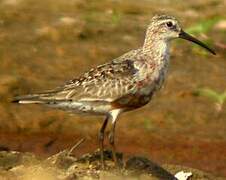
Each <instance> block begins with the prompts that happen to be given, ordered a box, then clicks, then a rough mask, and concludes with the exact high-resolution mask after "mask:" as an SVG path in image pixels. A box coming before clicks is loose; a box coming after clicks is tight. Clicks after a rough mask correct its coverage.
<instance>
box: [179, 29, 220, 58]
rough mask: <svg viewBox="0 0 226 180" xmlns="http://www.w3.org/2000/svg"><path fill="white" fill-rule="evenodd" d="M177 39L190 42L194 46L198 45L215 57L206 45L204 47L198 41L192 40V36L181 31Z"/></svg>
mask: <svg viewBox="0 0 226 180" xmlns="http://www.w3.org/2000/svg"><path fill="white" fill-rule="evenodd" d="M179 38H182V39H186V40H188V41H191V42H193V43H195V44H198V45H200V46H201V47H203V48H205V49H206V50H207V51H209V52H211V53H212V54H214V55H216V53H215V52H214V50H212V49H210V48H209V47H208V46H207V45H205V44H204V43H203V42H201V41H199V40H198V39H196V38H194V37H193V36H191V35H189V34H188V33H186V32H184V31H183V30H181V32H180V33H179Z"/></svg>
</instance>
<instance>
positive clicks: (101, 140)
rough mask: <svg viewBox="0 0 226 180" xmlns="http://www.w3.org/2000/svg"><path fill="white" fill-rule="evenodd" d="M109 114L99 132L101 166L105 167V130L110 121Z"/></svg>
mask: <svg viewBox="0 0 226 180" xmlns="http://www.w3.org/2000/svg"><path fill="white" fill-rule="evenodd" d="M108 119H109V116H107V117H106V118H105V120H104V123H103V124H102V126H101V128H100V132H99V137H98V138H99V146H100V153H101V154H100V156H101V166H102V168H103V169H104V168H105V163H104V131H105V129H106V126H107V123H108Z"/></svg>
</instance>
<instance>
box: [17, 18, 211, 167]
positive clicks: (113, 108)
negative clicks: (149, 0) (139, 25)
mask: <svg viewBox="0 0 226 180" xmlns="http://www.w3.org/2000/svg"><path fill="white" fill-rule="evenodd" d="M176 38H182V39H186V40H188V41H192V42H194V43H196V44H198V45H200V46H202V47H203V48H205V49H206V50H208V51H209V52H211V53H212V54H214V55H215V52H214V51H213V50H212V49H210V48H209V47H208V46H207V45H205V44H204V43H202V42H201V41H199V40H197V39H196V38H194V37H192V36H191V35H189V34H187V33H186V32H184V31H183V30H182V28H181V25H180V23H179V22H178V20H177V19H176V18H175V17H173V16H169V15H156V16H154V17H153V18H152V19H151V21H150V24H149V26H148V28H147V31H146V36H145V40H144V44H143V46H141V47H140V48H138V49H136V50H131V51H129V52H127V53H125V54H123V55H122V56H120V57H118V58H116V59H114V60H112V61H110V62H108V63H106V64H103V65H99V66H97V67H96V68H93V69H91V70H89V71H87V72H85V73H84V74H82V75H81V76H79V77H76V78H75V79H72V80H70V81H68V82H66V83H65V84H64V85H62V86H59V87H57V88H55V89H53V90H50V91H46V92H42V93H37V94H31V95H25V96H18V97H16V98H15V99H14V102H18V103H21V104H29V103H35V104H44V105H48V106H50V107H54V108H59V109H62V110H66V111H72V112H74V113H87V114H93V115H103V116H105V119H104V122H103V125H102V127H101V128H100V132H99V146H100V152H101V164H102V166H103V167H104V164H105V163H104V154H103V149H104V132H105V128H106V126H107V123H108V121H111V123H112V128H111V130H110V133H109V143H110V145H111V148H112V154H113V159H114V161H115V163H116V165H117V157H116V152H115V138H114V137H115V127H116V122H117V119H118V116H119V115H120V114H121V113H123V112H126V111H131V110H134V109H137V108H140V107H142V106H144V105H146V104H147V103H148V102H149V101H150V100H151V98H152V96H153V94H154V93H155V92H156V91H157V90H159V89H160V88H161V86H162V84H163V82H164V80H165V77H166V73H167V69H168V65H169V46H170V42H171V40H173V39H176Z"/></svg>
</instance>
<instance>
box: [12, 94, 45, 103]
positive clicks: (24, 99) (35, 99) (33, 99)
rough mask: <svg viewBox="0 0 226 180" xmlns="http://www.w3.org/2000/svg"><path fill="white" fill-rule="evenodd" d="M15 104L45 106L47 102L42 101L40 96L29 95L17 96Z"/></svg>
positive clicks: (14, 99)
mask: <svg viewBox="0 0 226 180" xmlns="http://www.w3.org/2000/svg"><path fill="white" fill-rule="evenodd" d="M12 102H13V103H20V104H43V103H45V101H43V100H42V99H41V95H40V94H29V95H24V96H16V97H14V98H13V99H12Z"/></svg>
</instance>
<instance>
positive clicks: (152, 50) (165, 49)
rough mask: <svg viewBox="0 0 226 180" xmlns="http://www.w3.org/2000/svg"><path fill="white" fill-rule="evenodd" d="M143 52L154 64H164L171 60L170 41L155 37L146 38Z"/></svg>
mask: <svg viewBox="0 0 226 180" xmlns="http://www.w3.org/2000/svg"><path fill="white" fill-rule="evenodd" d="M142 50H143V53H144V54H145V55H146V56H149V57H150V58H148V59H149V60H150V61H151V62H152V63H153V62H155V63H157V64H164V63H165V62H167V61H168V59H169V41H168V40H163V39H159V38H156V37H154V35H149V36H146V38H145V41H144V45H143V47H142Z"/></svg>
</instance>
